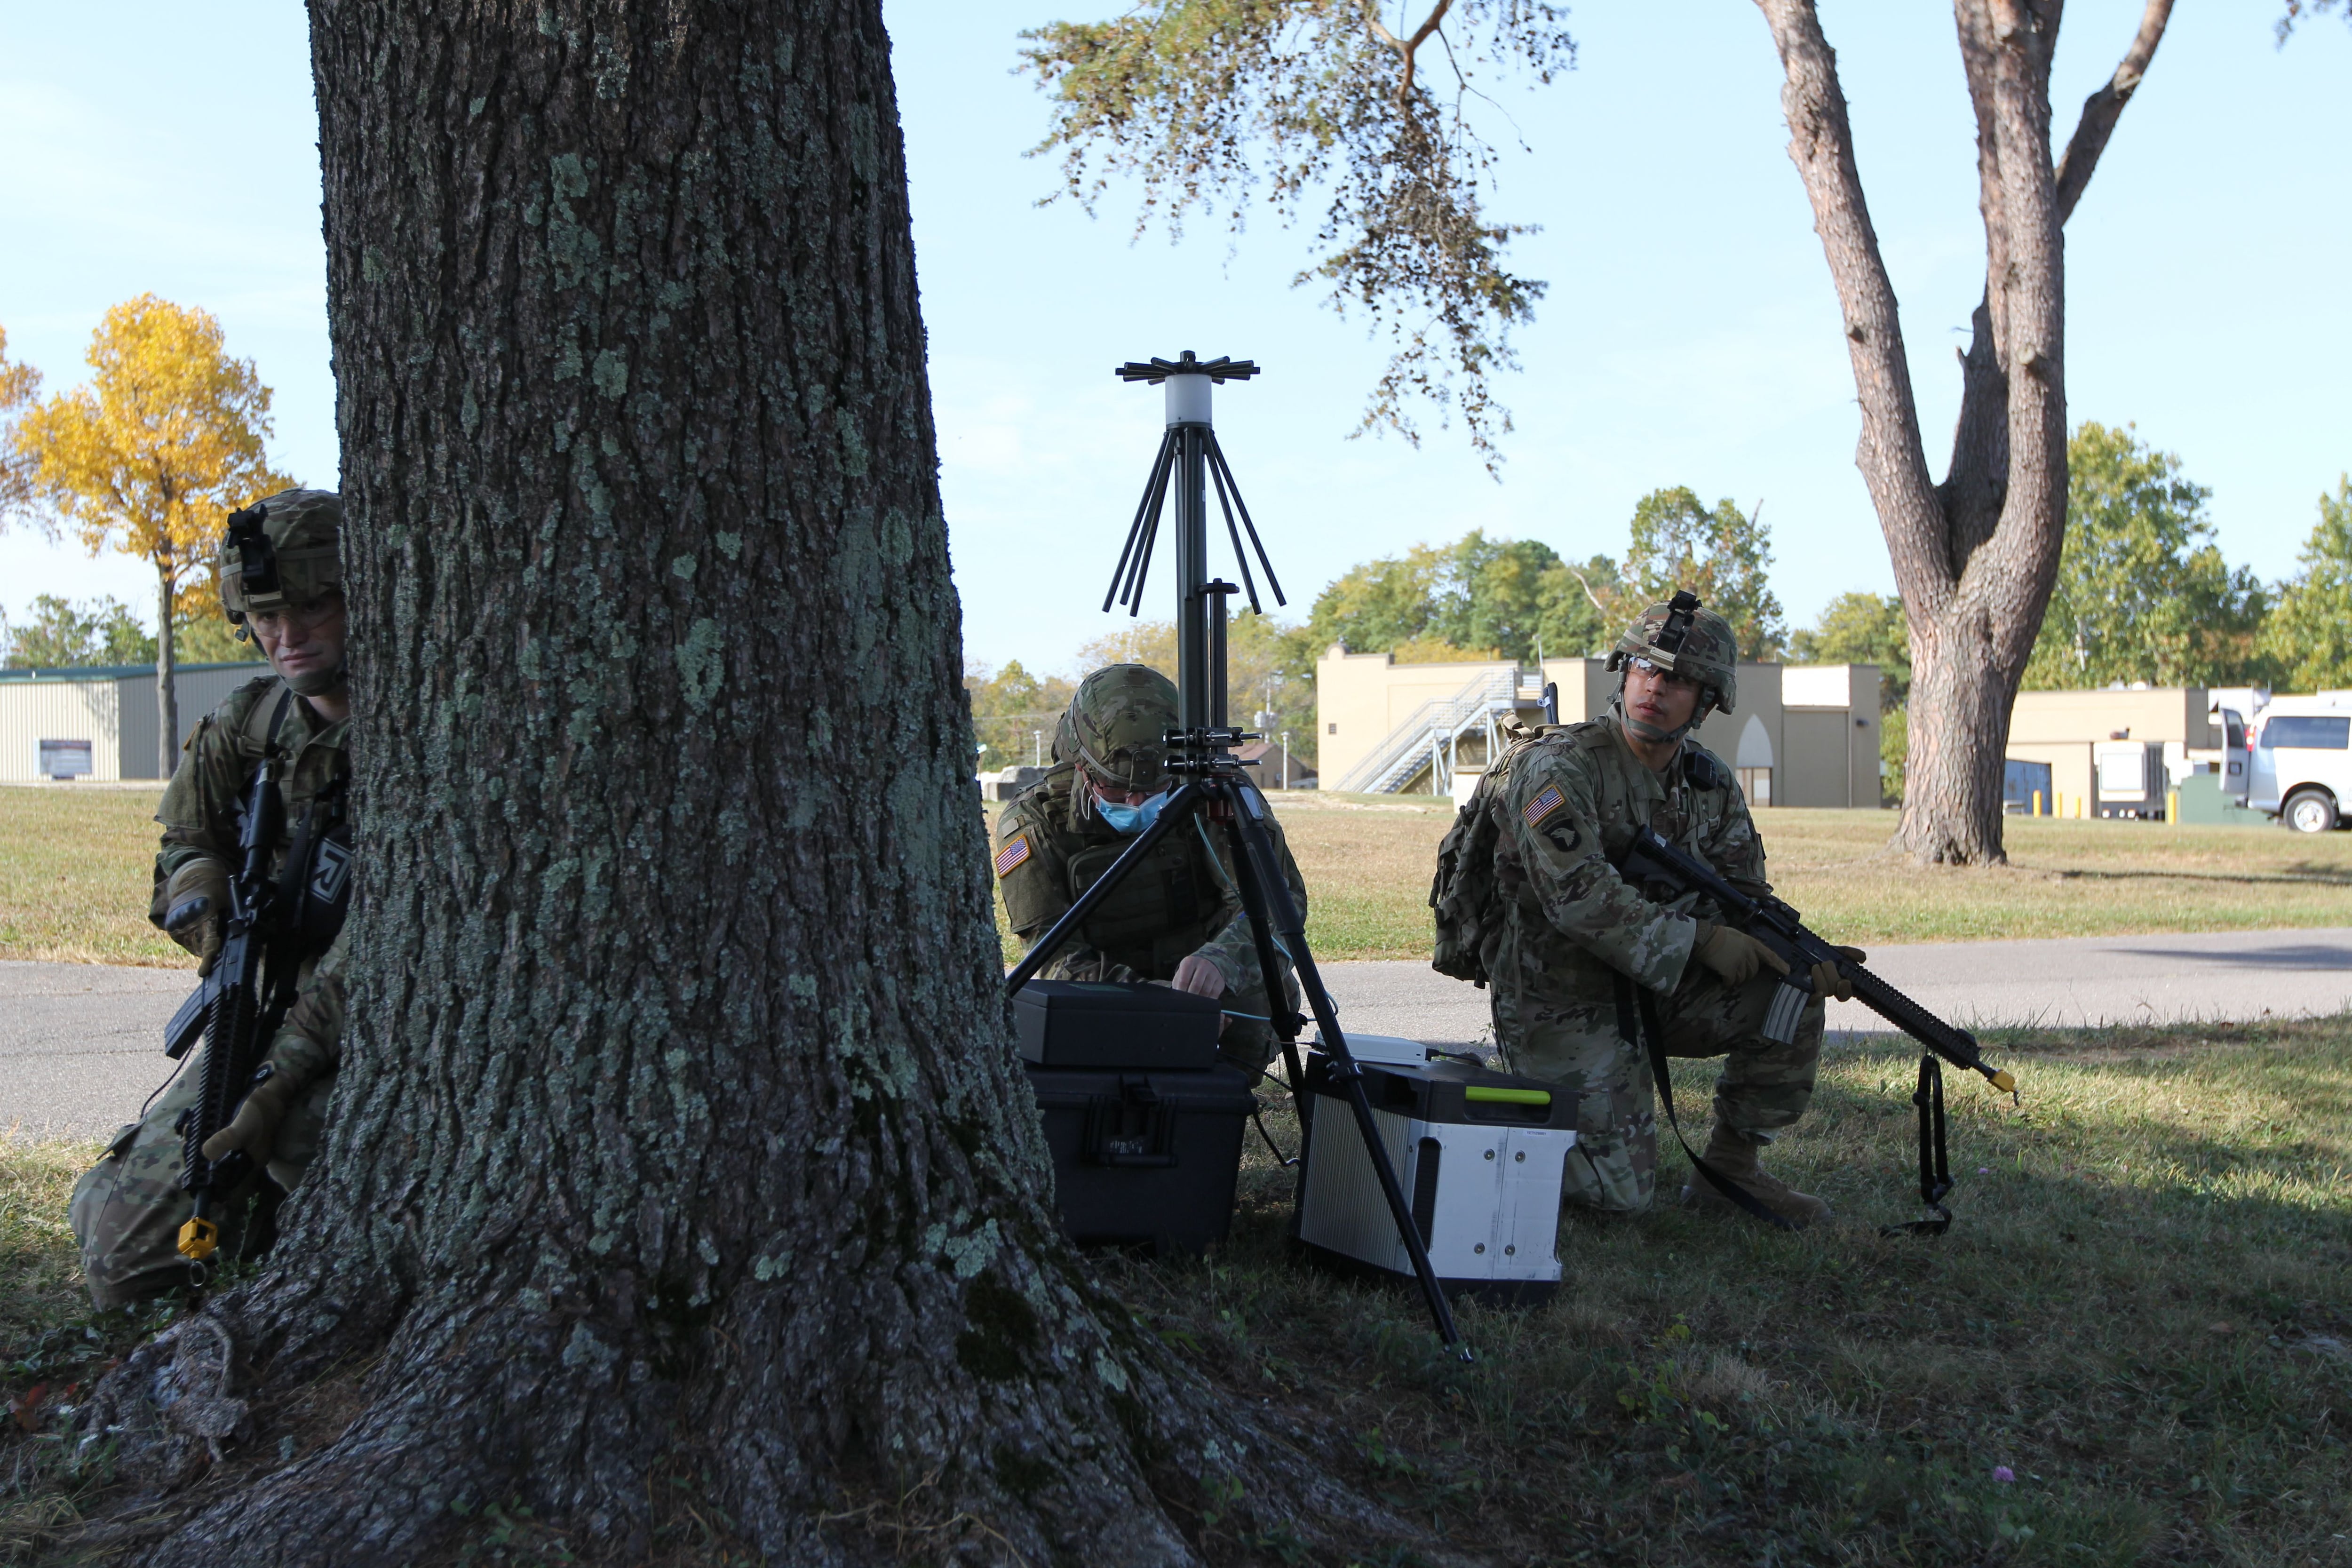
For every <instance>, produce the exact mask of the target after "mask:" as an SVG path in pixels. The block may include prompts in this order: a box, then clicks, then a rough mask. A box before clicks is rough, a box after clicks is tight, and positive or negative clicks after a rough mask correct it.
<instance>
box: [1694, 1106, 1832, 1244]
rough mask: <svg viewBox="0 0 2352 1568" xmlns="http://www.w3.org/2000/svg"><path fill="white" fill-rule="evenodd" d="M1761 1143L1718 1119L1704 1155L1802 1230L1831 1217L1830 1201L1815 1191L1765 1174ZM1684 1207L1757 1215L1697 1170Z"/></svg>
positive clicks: (1726, 1178)
mask: <svg viewBox="0 0 2352 1568" xmlns="http://www.w3.org/2000/svg"><path fill="white" fill-rule="evenodd" d="M1761 1146H1762V1145H1760V1144H1759V1143H1756V1142H1753V1141H1751V1140H1749V1139H1748V1138H1746V1137H1743V1136H1741V1135H1740V1134H1739V1133H1738V1132H1735V1131H1732V1130H1731V1129H1730V1128H1728V1127H1727V1126H1725V1125H1724V1124H1723V1123H1722V1122H1720V1121H1718V1122H1717V1123H1716V1124H1715V1131H1714V1133H1713V1134H1712V1135H1711V1136H1710V1137H1709V1138H1708V1139H1707V1141H1706V1154H1705V1155H1703V1156H1701V1157H1702V1158H1703V1159H1705V1160H1706V1163H1708V1164H1710V1165H1712V1166H1714V1167H1715V1169H1716V1173H1717V1174H1718V1175H1720V1176H1722V1177H1723V1178H1724V1179H1725V1180H1727V1181H1728V1182H1731V1183H1733V1184H1735V1185H1737V1186H1738V1187H1739V1188H1740V1189H1741V1190H1742V1191H1744V1192H1746V1193H1747V1194H1748V1195H1749V1196H1751V1197H1753V1198H1754V1199H1755V1200H1756V1201H1757V1202H1759V1203H1760V1204H1762V1205H1764V1206H1765V1207H1766V1208H1768V1209H1770V1210H1771V1211H1772V1212H1773V1213H1774V1214H1777V1215H1780V1216H1781V1217H1782V1218H1783V1219H1786V1220H1787V1221H1788V1222H1789V1223H1790V1224H1791V1225H1793V1226H1796V1227H1797V1228H1798V1229H1799V1230H1802V1229H1804V1228H1805V1226H1809V1225H1811V1224H1812V1223H1813V1222H1814V1221H1815V1220H1822V1219H1827V1218H1828V1217H1829V1216H1830V1205H1828V1204H1827V1203H1825V1202H1823V1201H1822V1199H1820V1198H1817V1197H1815V1196H1813V1195H1812V1194H1811V1193H1801V1192H1799V1191H1798V1190H1797V1189H1796V1188H1794V1187H1792V1186H1790V1184H1788V1183H1786V1182H1784V1181H1782V1180H1780V1178H1779V1177H1778V1176H1773V1175H1768V1174H1766V1173H1765V1171H1764V1169H1763V1167H1762V1166H1760V1165H1759V1164H1758V1163H1757V1160H1756V1152H1757V1150H1758V1149H1759V1148H1760V1147H1761ZM1683 1207H1685V1208H1687V1209H1697V1210H1699V1211H1700V1212H1701V1213H1703V1214H1720V1215H1737V1216H1738V1217H1740V1218H1743V1219H1747V1218H1752V1217H1753V1216H1752V1215H1749V1214H1748V1211H1747V1210H1745V1209H1743V1208H1741V1207H1740V1206H1739V1205H1738V1204H1736V1203H1733V1202H1732V1201H1731V1200H1730V1199H1729V1198H1727V1197H1725V1196H1724V1195H1723V1194H1722V1193H1721V1192H1719V1191H1717V1188H1716V1185H1715V1184H1714V1183H1713V1182H1710V1181H1708V1180H1707V1179H1706V1177H1705V1176H1703V1175H1700V1174H1699V1173H1696V1172H1693V1173H1691V1182H1690V1184H1689V1185H1688V1186H1686V1187H1685V1188H1684V1189H1683Z"/></svg>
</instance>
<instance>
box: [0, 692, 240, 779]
mask: <svg viewBox="0 0 2352 1568" xmlns="http://www.w3.org/2000/svg"><path fill="white" fill-rule="evenodd" d="M268 673H269V667H268V665H264V664H184V665H181V666H180V667H179V668H178V669H177V670H175V671H174V672H173V676H174V679H173V682H172V686H173V695H174V696H175V697H176V698H177V699H178V700H179V719H180V735H179V739H180V740H181V741H183V742H184V741H185V740H186V739H187V735H188V731H191V730H193V729H194V728H195V727H196V721H198V720H200V719H202V718H203V717H204V716H205V714H207V713H209V712H211V711H212V710H214V709H215V708H217V707H219V706H220V705H221V704H222V703H223V702H225V701H226V700H227V699H228V694H229V693H230V692H232V691H235V690H236V689H237V688H238V687H240V686H242V685H244V684H245V683H246V682H247V681H248V680H251V679H253V678H254V677H255V676H257V675H267V674H268ZM155 725H156V713H155V668H154V666H152V665H108V666H102V667H98V668H84V669H0V784H30V783H32V782H34V781H36V780H39V779H54V778H86V779H89V780H92V781H94V782H100V783H103V782H106V781H110V780H114V779H152V778H153V777H155V776H156V773H155Z"/></svg>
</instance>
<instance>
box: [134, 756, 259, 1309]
mask: <svg viewBox="0 0 2352 1568" xmlns="http://www.w3.org/2000/svg"><path fill="white" fill-rule="evenodd" d="M276 768H277V762H276V760H275V759H274V758H265V759H264V760H263V762H262V763H261V765H260V766H259V767H257V768H256V769H255V770H254V773H253V783H252V784H251V785H250V786H248V788H247V791H246V798H245V803H244V805H243V806H242V807H241V808H240V809H239V812H238V825H237V837H236V848H237V864H236V874H235V875H234V876H233V877H232V878H231V879H230V881H229V918H228V929H227V931H226V935H225V937H224V939H223V941H222V942H221V950H220V957H219V959H218V961H217V962H215V963H214V965H213V970H212V973H210V974H208V975H206V976H205V980H204V983H203V984H200V985H199V986H197V988H196V991H195V994H193V995H191V996H190V997H189V998H188V999H187V1000H186V1001H185V1002H184V1003H182V1004H181V1005H180V1010H179V1011H178V1012H177V1013H175V1014H173V1017H172V1022H171V1023H170V1024H169V1025H168V1026H166V1027H165V1030H164V1046H163V1049H164V1053H165V1054H166V1055H168V1056H170V1057H171V1058H173V1059H174V1060H177V1059H178V1058H181V1057H183V1056H184V1055H186V1054H187V1051H188V1047H190V1046H192V1045H194V1043H195V1039H196V1037H197V1036H198V1035H199V1034H201V1035H202V1036H203V1037H204V1041H205V1065H204V1078H203V1084H202V1087H201V1089H200V1091H199V1093H198V1097H197V1100H196V1103H195V1104H194V1106H192V1107H190V1109H189V1110H188V1113H187V1115H186V1117H185V1118H184V1120H183V1121H182V1124H181V1128H180V1131H181V1138H182V1142H181V1160H182V1170H181V1174H180V1185H181V1186H182V1187H184V1188H185V1189H186V1190H187V1191H188V1192H190V1193H191V1194H194V1197H195V1210H194V1213H193V1214H192V1215H190V1216H189V1218H188V1222H187V1223H186V1224H185V1225H184V1226H181V1227H180V1242H179V1247H180V1251H181V1253H182V1254H183V1255H184V1256H185V1257H187V1258H189V1259H191V1260H192V1261H194V1262H196V1263H199V1264H201V1263H203V1262H204V1261H205V1259H206V1258H210V1257H211V1256H212V1255H213V1253H214V1251H215V1249H216V1248H217V1247H219V1245H220V1224H219V1222H218V1221H217V1220H216V1219H215V1218H214V1217H213V1211H214V1210H215V1207H216V1206H218V1205H220V1204H221V1203H223V1202H224V1201H226V1198H227V1196H228V1194H231V1193H233V1192H235V1191H236V1188H237V1187H238V1186H239V1185H240V1184H243V1183H244V1182H245V1181H246V1180H247V1179H248V1178H249V1177H250V1176H251V1175H252V1174H253V1161H252V1159H251V1158H250V1157H249V1156H248V1155H247V1153H246V1152H244V1151H243V1150H241V1149H238V1150H232V1151H231V1152H229V1153H228V1154H227V1156H226V1157H225V1158H223V1159H219V1160H207V1159H205V1155H204V1147H205V1140H206V1139H208V1138H210V1137H211V1136H212V1135H213V1134H214V1133H215V1132H218V1131H220V1130H221V1129H222V1128H224V1127H226V1126H227V1125H228V1124H229V1122H230V1121H232V1120H234V1119H235V1117H236V1110H237V1107H238V1106H239V1105H241V1104H243V1103H244V1100H245V1096H246V1092H247V1090H248V1089H251V1088H252V1087H253V1074H254V1069H255V1067H256V1066H257V1063H258V1062H259V1060H260V1058H261V1054H262V1052H263V1051H264V1050H266V1049H267V1048H268V1039H269V1036H270V1034H271V1033H272V1032H273V1030H274V1029H275V1027H276V1025H277V1022H278V1018H279V1017H282V1016H283V1015H284V1013H285V1005H284V1002H285V1001H286V998H285V997H284V996H283V995H282V993H284V992H285V991H286V990H287V989H289V987H288V985H287V980H288V978H289V976H288V975H287V974H286V973H284V971H285V969H286V966H285V965H284V964H281V963H273V964H271V965H270V968H271V974H270V984H269V989H270V992H271V993H272V994H271V995H270V996H269V997H268V998H265V997H264V996H263V995H262V994H261V973H262V961H263V959H264V958H265V957H266V956H268V950H269V948H270V946H271V944H272V943H273V942H274V941H275V940H276V939H277V938H278V935H279V928H280V927H281V926H282V925H283V924H284V912H285V911H284V906H285V904H286V902H287V900H286V898H285V897H284V893H283V889H280V888H279V887H278V884H277V882H276V881H275V880H273V879H271V877H270V874H269V852H270V850H271V849H272V848H274V847H276V846H277V843H278V832H279V830H280V829H281V828H282V827H283V826H284V825H285V820H286V805H285V801H284V799H283V797H282V796H281V795H279V794H278V780H277V777H276ZM199 902H201V900H189V902H188V904H186V905H183V906H181V907H180V908H178V909H175V910H172V911H171V913H170V914H169V915H168V916H167V917H166V924H167V925H170V926H178V925H181V924H184V923H185V921H188V920H191V919H196V918H201V916H202V915H203V914H204V913H205V911H204V910H199V909H194V908H192V907H191V906H193V905H194V904H197V903H199Z"/></svg>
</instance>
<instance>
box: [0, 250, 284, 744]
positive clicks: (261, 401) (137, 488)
mask: <svg viewBox="0 0 2352 1568" xmlns="http://www.w3.org/2000/svg"><path fill="white" fill-rule="evenodd" d="M89 367H90V372H91V374H90V380H89V385H87V386H81V387H77V388H75V389H74V390H73V391H71V392H68V393H61V394H59V395H58V396H56V397H53V398H51V399H50V400H49V401H48V402H47V403H45V404H42V405H39V406H38V407H37V408H34V409H31V410H29V411H27V412H26V414H25V415H24V416H22V417H21V419H19V421H18V423H17V429H16V451H17V452H18V454H19V456H20V458H22V460H23V461H24V462H25V463H26V467H27V469H28V471H29V476H30V479H31V482H32V485H33V487H34V489H35V491H36V493H37V495H38V496H39V498H40V500H42V502H44V503H45V504H46V506H47V508H48V509H49V510H50V511H51V512H52V513H53V514H54V515H55V516H56V517H57V518H58V520H60V521H62V522H63V524H64V525H65V526H66V527H67V528H69V529H70V530H71V531H73V532H74V534H75V535H76V536H77V537H79V539H80V541H81V542H82V543H83V544H84V545H85V546H86V547H88V549H89V552H90V553H91V554H93V555H95V554H97V553H99V552H100V551H103V550H107V549H110V548H111V549H114V550H119V551H121V552H124V553H125V554H130V555H135V556H137V557H139V559H141V560H142V561H144V562H146V563H149V564H150V565H152V567H154V569H155V622H156V626H158V628H160V629H159V632H158V635H157V637H156V639H155V706H156V716H157V720H158V723H159V728H158V731H157V734H156V746H157V754H156V766H157V768H158V769H159V770H160V772H161V773H162V774H163V776H164V777H167V778H168V777H169V776H171V773H172V767H173V763H175V762H177V761H178V760H179V751H180V726H179V702H178V699H177V695H176V693H175V692H174V691H173V684H174V682H173V665H174V663H175V657H174V656H175V651H176V650H175V649H174V648H173V635H172V634H173V628H174V627H175V626H178V625H179V623H180V622H181V620H182V619H183V618H184V616H187V615H189V614H191V613H193V612H194V610H195V606H194V605H190V604H188V603H187V602H185V595H189V594H190V593H191V592H192V591H193V590H194V589H195V588H196V587H197V585H198V584H199V583H200V581H205V580H207V573H208V569H209V566H210V557H211V552H212V550H213V548H214V545H215V542H216V541H217V540H218V538H219V536H220V529H221V521H222V519H223V518H225V517H226V515H227V514H228V513H229V512H231V511H233V510H236V509H237V508H238V507H241V506H244V505H246V504H247V503H248V502H251V501H253V500H258V499H259V498H260V497H262V496H265V495H268V494H269V493H270V492H271V491H273V490H279V489H285V488H286V487H287V486H289V485H290V484H292V483H293V482H294V481H293V480H291V479H288V478H287V477H286V476H285V475H283V474H280V473H278V472H277V471H275V470H274V469H272V468H270V467H269V464H268V459H267V458H266V457H265V455H264V453H263V451H262V442H263V439H264V438H265V437H268V434H269V430H270V423H269V389H268V387H266V386H264V385H262V384H261V378H260V377H259V376H258V375H257V374H255V373H254V368H253V362H252V361H251V360H241V359H234V358H231V357H230V355H229V353H228V350H227V347H226V342H225V341H224V339H223V336H222V333H221V328H220V323H219V322H218V321H215V320H214V319H213V318H212V317H211V316H210V315H208V314H206V313H205V311H203V310H184V309H182V308H181V307H180V306H177V305H174V304H173V303H172V302H171V301H169V300H159V299H157V298H155V296H153V295H152V294H142V295H141V296H140V297H139V298H138V299H136V300H129V301H127V302H125V303H123V304H121V305H117V306H115V307H114V308H113V309H112V310H109V311H107V313H106V317H105V320H104V321H100V323H99V327H98V330H97V331H95V332H93V333H92V334H91V335H90V342H89Z"/></svg>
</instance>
